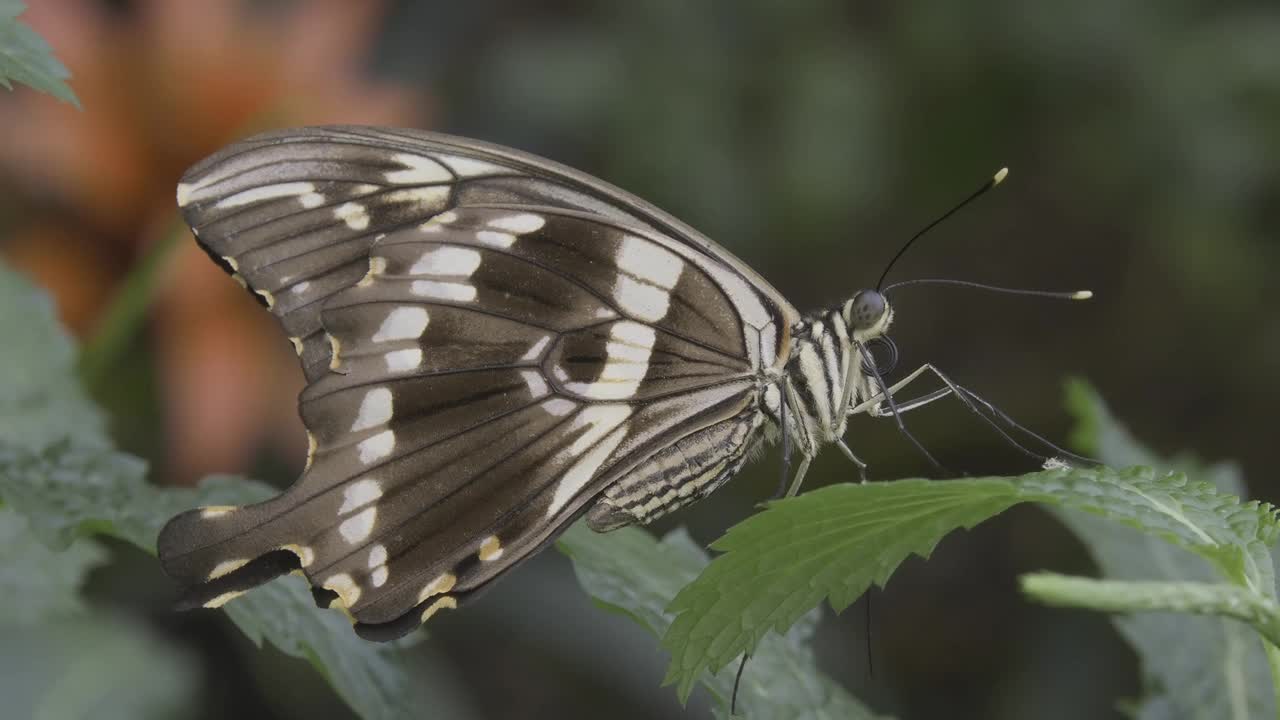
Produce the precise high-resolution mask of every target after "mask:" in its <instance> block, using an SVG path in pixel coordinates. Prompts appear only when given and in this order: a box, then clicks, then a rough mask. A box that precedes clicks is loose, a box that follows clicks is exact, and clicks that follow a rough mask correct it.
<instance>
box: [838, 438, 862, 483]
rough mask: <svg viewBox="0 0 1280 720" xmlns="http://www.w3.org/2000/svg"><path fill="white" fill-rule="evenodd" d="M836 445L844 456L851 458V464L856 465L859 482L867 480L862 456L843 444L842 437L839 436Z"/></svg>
mask: <svg viewBox="0 0 1280 720" xmlns="http://www.w3.org/2000/svg"><path fill="white" fill-rule="evenodd" d="M836 447H838V448H840V451H841V452H843V453H844V456H845V457H847V458H849V459H850V460H852V461H853V464H854V465H856V466H857V467H858V476H859V477H861V478H862V479H861V480H860V482H866V481H867V463H866V462H865V461H863V459H862V458H860V457H858V456H857V455H854V454H853V451H852V450H850V449H849V446H848V445H846V444H845V442H844V438H839V439H838V440H836Z"/></svg>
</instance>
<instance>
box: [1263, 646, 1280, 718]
mask: <svg viewBox="0 0 1280 720" xmlns="http://www.w3.org/2000/svg"><path fill="white" fill-rule="evenodd" d="M1262 649H1263V651H1264V652H1266V654H1267V666H1268V667H1270V668H1271V692H1272V694H1273V695H1275V699H1276V717H1277V718H1280V648H1278V647H1276V646H1275V645H1272V644H1271V643H1269V642H1267V641H1265V640H1264V641H1262Z"/></svg>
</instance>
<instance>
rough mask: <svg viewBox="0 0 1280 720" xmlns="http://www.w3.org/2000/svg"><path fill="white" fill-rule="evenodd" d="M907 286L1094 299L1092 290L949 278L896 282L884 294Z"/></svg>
mask: <svg viewBox="0 0 1280 720" xmlns="http://www.w3.org/2000/svg"><path fill="white" fill-rule="evenodd" d="M907 285H955V286H958V287H967V288H976V289H978V290H990V291H992V292H998V293H1007V294H1009V295H1031V296H1033V297H1046V298H1053V299H1055V300H1089V299H1090V298H1092V297H1093V291H1092V290H1066V291H1059V290H1025V289H1023V288H1007V287H1000V286H999V285H987V284H985V283H978V282H972V281H969V280H950V279H947V278H922V279H919V280H903V281H901V282H896V283H893V284H891V285H889V286H888V287H886V288H884V290H883V292H886V293H888V292H890V291H891V290H893V289H894V288H900V287H905V286H907Z"/></svg>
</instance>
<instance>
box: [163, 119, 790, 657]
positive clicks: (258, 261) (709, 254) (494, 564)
mask: <svg viewBox="0 0 1280 720" xmlns="http://www.w3.org/2000/svg"><path fill="white" fill-rule="evenodd" d="M179 201H180V203H181V204H183V208H184V211H185V212H186V213H187V217H188V219H189V220H190V221H191V224H192V226H193V228H194V229H195V230H196V232H197V233H198V238H199V240H200V242H201V244H202V245H203V246H204V247H205V248H206V249H207V250H209V252H210V254H212V255H215V256H216V257H218V258H221V259H223V261H224V263H225V264H226V266H228V267H229V268H230V269H231V270H232V271H233V272H234V273H236V275H237V276H238V277H239V278H240V279H241V280H242V281H243V282H245V283H246V284H247V286H248V287H249V289H250V290H251V291H253V292H255V293H257V294H258V295H259V296H261V297H263V298H264V299H265V300H266V302H267V304H268V306H269V307H270V308H271V310H272V312H274V313H275V314H276V315H277V316H278V317H279V318H280V319H281V322H282V324H283V325H284V327H285V330H286V332H288V333H289V335H290V337H291V338H292V339H294V342H295V346H296V347H297V348H298V350H299V353H300V355H301V356H302V362H303V366H304V369H305V370H306V373H307V377H308V380H309V385H308V386H307V388H306V389H305V390H304V392H303V394H302V397H301V404H300V409H301V414H302V418H303V421H304V424H305V425H306V427H307V429H308V431H309V435H310V438H311V442H312V452H311V454H310V456H309V459H308V467H307V470H306V472H305V473H304V474H303V476H302V478H300V479H299V481H298V482H297V483H296V484H294V485H293V486H292V487H291V488H290V489H289V490H288V491H286V492H285V493H284V494H283V495H281V496H279V497H277V498H275V499H272V500H270V501H268V502H266V503H262V504H259V505H255V506H248V507H245V508H214V509H202V510H196V511H192V512H190V513H186V514H184V515H181V516H179V517H177V518H175V519H174V520H173V521H172V522H171V523H170V524H169V525H168V526H167V527H166V529H165V531H164V532H163V533H162V536H161V539H160V552H161V559H162V561H163V562H164V564H165V567H166V570H168V571H169V572H170V574H172V575H173V576H174V577H176V578H178V579H179V580H181V581H183V582H184V583H186V584H187V585H188V586H191V587H192V588H193V589H192V590H191V593H192V597H195V598H197V599H199V600H202V601H214V602H215V603H216V602H221V601H223V600H225V599H226V598H228V597H230V595H231V594H232V593H233V592H235V591H238V590H242V589H245V588H246V587H248V586H249V585H252V584H256V583H258V582H262V581H263V580H264V579H265V577H269V576H270V573H269V572H266V571H264V570H263V568H264V567H268V566H269V567H271V568H275V567H276V565H277V564H278V565H280V567H279V568H278V569H279V570H280V571H284V570H287V569H288V566H287V563H286V564H280V563H277V564H270V563H267V564H265V565H264V563H262V562H257V561H256V559H257V558H260V557H263V556H268V555H269V554H270V553H272V552H273V551H278V550H281V549H283V550H287V551H289V552H291V553H292V554H293V555H295V556H296V557H297V561H298V562H297V564H298V565H300V566H301V568H302V570H303V571H304V572H305V573H306V575H307V576H308V578H309V579H310V580H311V582H312V584H313V585H314V586H316V587H317V588H321V589H323V592H322V595H324V596H326V597H335V598H336V599H337V602H338V604H339V605H341V606H342V607H345V608H346V609H348V610H349V611H350V612H351V614H352V615H353V617H354V618H355V619H356V620H357V621H358V622H359V623H360V627H362V628H364V629H366V630H368V631H369V632H370V634H372V635H395V634H399V633H401V632H403V631H407V630H409V629H412V627H415V626H416V624H417V622H418V621H419V619H425V617H426V616H427V615H429V614H430V613H431V612H434V611H435V610H437V609H439V608H441V607H453V606H455V605H456V604H457V602H458V600H459V599H461V598H464V597H465V596H466V595H467V594H469V593H471V592H473V591H475V590H476V589H478V588H480V587H482V586H483V585H484V584H485V583H487V582H489V581H490V580H492V579H493V578H495V577H497V576H498V575H500V574H501V573H503V572H504V571H506V570H508V569H510V568H511V567H512V566H514V565H515V564H516V563H518V562H519V561H520V560H521V559H523V558H525V557H527V556H528V555H529V554H530V553H531V552H533V551H535V550H536V549H538V548H539V547H541V546H542V545H544V544H545V543H546V542H548V541H549V540H550V539H552V538H553V537H554V536H555V535H556V534H558V533H559V532H560V531H561V530H562V529H563V528H564V527H565V526H566V524H567V523H568V522H569V521H571V520H572V519H573V518H574V517H576V516H577V515H579V514H580V513H582V512H583V511H585V510H586V509H587V508H588V507H590V505H591V504H592V503H593V502H597V498H598V497H599V496H600V494H601V492H602V491H603V490H605V489H606V488H608V487H610V486H613V485H615V484H617V483H619V481H621V480H622V479H623V478H625V477H627V475H628V473H631V472H633V471H635V472H639V473H640V474H641V475H644V473H645V472H646V471H644V470H643V469H642V470H636V469H637V468H640V467H641V466H642V465H643V464H644V463H646V462H647V461H650V459H651V458H654V457H655V456H660V455H662V454H663V453H664V451H665V452H667V453H670V452H672V449H673V448H674V449H677V450H681V451H682V452H683V451H684V450H683V449H681V447H680V446H679V445H678V443H680V442H681V441H682V440H684V441H685V444H686V445H687V446H688V448H689V449H694V448H695V447H696V448H701V451H702V452H703V455H705V456H706V457H703V458H701V460H700V461H699V462H698V463H691V464H686V465H685V466H681V468H677V469H676V470H675V471H674V472H673V473H667V474H666V475H664V481H666V482H668V483H671V482H675V483H677V484H678V483H679V482H680V478H682V477H685V476H686V475H687V476H688V477H689V478H690V479H691V480H690V482H691V483H694V481H696V483H694V484H696V485H697V488H694V487H693V485H690V489H689V490H688V491H687V492H685V493H684V494H683V495H680V494H679V493H677V495H676V496H672V497H671V498H668V499H667V500H666V502H667V503H668V504H682V503H683V502H686V501H687V500H680V499H679V498H681V497H683V498H687V497H688V496H690V494H692V493H694V492H695V490H697V489H698V488H713V487H714V486H715V485H717V484H719V482H722V481H723V478H722V477H720V476H721V475H723V474H724V473H725V472H726V469H727V468H730V466H732V468H731V469H732V470H736V467H737V465H738V464H740V462H739V460H740V458H741V457H742V456H743V455H745V453H746V451H747V449H748V447H747V446H748V445H750V444H753V443H754V442H756V440H757V437H756V432H755V431H756V430H757V429H758V427H759V425H760V417H759V409H758V407H757V404H758V392H759V388H760V386H761V382H760V380H761V378H762V377H763V376H764V373H765V372H766V371H770V370H776V369H777V368H780V367H781V366H782V364H783V363H785V360H786V358H785V353H786V350H785V348H786V346H787V342H786V332H787V328H789V327H790V325H791V324H792V322H793V321H794V320H795V317H796V316H795V312H794V311H793V310H792V309H791V308H790V306H789V305H787V304H785V302H783V301H781V299H780V298H779V297H778V296H777V294H776V292H775V291H773V290H772V289H771V288H769V287H768V286H767V285H766V284H764V283H763V281H761V280H760V279H759V278H758V277H756V276H755V275H754V273H751V272H750V271H749V270H746V269H745V268H744V267H743V266H742V265H741V263H739V262H738V261H737V260H735V259H733V258H732V257H731V256H729V255H728V254H727V253H725V252H724V251H723V250H720V249H719V248H717V247H716V246H714V245H712V244H711V243H710V242H709V241H707V240H705V238H702V237H701V236H698V235H696V234H694V233H693V231H691V230H688V229H687V228H685V227H684V226H682V225H680V224H678V223H676V222H675V221H674V220H672V219H671V218H669V217H667V216H665V215H663V214H661V213H659V212H658V211H656V210H654V209H653V208H652V207H650V206H648V205H646V204H644V203H642V202H641V201H639V200H636V199H634V198H632V197H631V196H629V195H626V194H625V193H622V192H621V191H618V190H616V189H614V188H611V187H609V186H607V185H605V184H604V183H601V182H599V181H596V180H593V179H591V178H588V177H587V176H584V175H581V174H578V173H575V172H573V171H570V170H567V169H565V168H561V167H559V166H556V165H553V164H550V163H547V162H545V161H542V160H539V159H536V158H532V157H531V156H525V155H521V154H519V153H515V152H514V151H509V150H502V149H496V148H493V147H492V146H485V145H480V144H473V143H470V142H468V141H459V140H455V139H451V138H446V137H444V136H436V135H429V134H425V133H423V134H413V133H408V132H407V131H397V132H392V131H384V130H371V129H352V128H330V129H309V130H303V131H295V132H291V133H278V134H272V135H266V136H261V137H260V138H257V139H252V140H250V141H246V142H245V143H242V144H240V145H236V146H232V147H231V148H229V149H227V150H225V151H224V152H223V153H220V154H219V155H217V156H215V157H214V158H211V159H210V160H209V161H206V162H205V163H203V164H201V165H199V166H197V167H196V168H194V169H193V170H192V172H191V173H189V175H188V176H187V178H185V180H184V183H183V185H182V187H181V188H180V191H179ZM735 418H739V419H741V420H740V421H737V422H735V421H734V419H735ZM725 423H731V424H732V426H733V427H735V428H739V430H738V431H737V432H736V434H733V435H731V436H730V435H725V438H726V441H727V442H729V443H730V445H732V443H738V444H740V445H741V447H734V446H730V447H728V448H727V452H726V453H724V454H723V457H721V458H719V459H718V460H717V458H715V457H712V455H713V454H714V453H712V452H711V451H709V450H707V449H706V448H705V447H703V446H704V445H706V443H702V444H698V443H694V444H693V445H689V442H690V441H689V440H688V438H691V437H694V436H697V435H698V434H699V433H700V432H701V431H703V430H704V429H706V428H711V427H713V426H717V425H719V427H721V428H726V427H730V425H726V424H725ZM717 433H718V434H717ZM712 434H713V435H715V436H716V437H717V438H719V437H720V435H721V434H724V433H722V432H719V431H716V432H713V433H712ZM700 437H702V438H708V437H711V435H708V434H706V433H701V435H700ZM704 461H706V462H704ZM711 461H715V462H711ZM664 462H665V461H664ZM717 463H718V464H717ZM649 467H650V468H651V467H653V463H650V465H649ZM681 473H684V475H681ZM645 477H648V476H647V475H645ZM624 486H626V487H627V488H628V490H627V492H615V493H614V496H615V498H616V499H619V502H622V501H624V500H625V501H627V502H628V503H629V504H628V505H627V508H628V509H626V510H624V511H623V512H622V514H621V515H617V514H615V515H614V516H613V519H612V520H611V523H610V526H616V525H618V524H625V522H626V521H628V520H630V521H644V520H645V519H647V516H648V515H650V514H656V513H651V511H652V510H654V508H655V503H657V504H659V505H660V504H661V502H660V501H657V500H655V499H654V497H644V498H643V499H642V502H641V505H643V506H644V507H645V509H644V510H643V511H641V510H637V508H638V507H640V505H637V504H636V503H635V502H633V501H634V500H635V499H636V498H637V497H639V496H638V495H637V492H640V491H639V490H637V489H636V483H631V484H629V485H628V484H626V483H624ZM619 487H622V486H619ZM706 491H709V490H706ZM698 492H702V490H698ZM264 576H265V577H264ZM379 628H382V629H383V630H387V629H389V630H390V632H379V631H378V629H379Z"/></svg>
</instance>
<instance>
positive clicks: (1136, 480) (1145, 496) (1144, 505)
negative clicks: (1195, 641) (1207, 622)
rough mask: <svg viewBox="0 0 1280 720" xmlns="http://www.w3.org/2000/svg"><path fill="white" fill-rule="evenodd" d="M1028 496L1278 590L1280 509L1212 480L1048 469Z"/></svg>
mask: <svg viewBox="0 0 1280 720" xmlns="http://www.w3.org/2000/svg"><path fill="white" fill-rule="evenodd" d="M1018 483H1019V487H1020V493H1021V494H1022V495H1023V497H1024V498H1026V499H1028V500H1036V501H1040V502H1047V503H1052V504H1058V505H1063V506H1066V507H1070V508H1074V509H1077V510H1084V511H1086V512H1090V513H1094V514H1096V515H1102V516H1105V517H1107V518H1109V519H1111V520H1114V521H1117V522H1120V523H1123V524H1125V525H1128V526H1130V527H1133V528H1137V529H1139V530H1142V531H1143V532H1146V533H1148V534H1150V535H1154V536H1156V537H1159V538H1161V539H1163V540H1166V541H1168V542H1172V543H1174V544H1177V545H1180V546H1182V547H1184V548H1186V549H1188V550H1191V551H1192V552H1195V553H1197V554H1199V555H1201V556H1203V557H1204V558H1205V559H1207V560H1209V561H1210V562H1212V563H1214V564H1215V565H1217V566H1218V567H1219V568H1220V569H1221V571H1222V572H1223V575H1224V576H1225V577H1228V578H1235V577H1239V578H1241V580H1242V581H1243V582H1244V583H1245V584H1246V586H1247V587H1249V588H1250V589H1252V590H1253V591H1254V592H1257V593H1260V594H1263V595H1265V596H1270V597H1273V596H1274V595H1275V570H1274V568H1273V566H1272V561H1271V554H1270V551H1269V550H1268V548H1269V547H1270V546H1271V545H1272V544H1274V543H1275V541H1276V538H1277V536H1280V521H1278V520H1277V518H1276V509H1275V508H1274V507H1272V506H1271V505H1267V504H1265V503H1258V502H1241V501H1240V499H1239V498H1238V497H1236V496H1234V495H1230V494H1228V493H1224V492H1221V491H1220V490H1218V489H1217V487H1215V486H1214V485H1213V484H1212V483H1209V482H1205V481H1192V480H1188V479H1187V476H1186V475H1184V474H1183V473H1180V472H1175V473H1167V474H1166V472H1164V471H1157V470H1154V469H1152V468H1149V467H1133V468H1129V469H1127V470H1122V471H1116V470H1112V469H1110V468H1100V469H1096V470H1095V469H1075V470H1072V471H1070V472H1043V473H1034V474H1031V475H1026V476H1023V477H1022V478H1019V480H1018Z"/></svg>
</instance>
